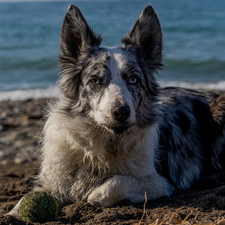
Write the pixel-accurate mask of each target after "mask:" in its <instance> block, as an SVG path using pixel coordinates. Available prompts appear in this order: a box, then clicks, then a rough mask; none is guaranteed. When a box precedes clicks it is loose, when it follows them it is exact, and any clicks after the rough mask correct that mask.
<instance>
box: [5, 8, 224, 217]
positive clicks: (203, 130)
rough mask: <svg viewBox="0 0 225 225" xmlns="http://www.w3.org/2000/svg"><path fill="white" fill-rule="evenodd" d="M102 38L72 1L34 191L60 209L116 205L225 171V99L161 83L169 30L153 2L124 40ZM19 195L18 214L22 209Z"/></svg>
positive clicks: (163, 193) (166, 193)
mask: <svg viewBox="0 0 225 225" xmlns="http://www.w3.org/2000/svg"><path fill="white" fill-rule="evenodd" d="M101 41H102V37H101V36H100V35H96V34H95V33H94V32H93V31H92V29H91V28H90V27H89V26H88V24H87V22H86V21H85V19H84V17H83V16H82V14H81V12H80V10H79V9H78V8H77V7H76V6H74V5H70V6H69V8H68V10H67V13H66V15H65V18H64V21H63V25H62V28H61V41H60V48H61V53H60V56H59V62H60V69H61V70H60V71H61V72H60V78H59V82H58V83H59V87H60V93H61V94H60V96H59V98H58V100H57V101H56V102H55V103H54V104H51V106H50V108H49V113H48V115H47V119H46V122H45V125H44V128H43V141H42V150H41V157H42V160H41V168H40V173H39V174H38V176H37V182H36V187H35V188H34V190H41V191H46V192H48V193H50V194H52V195H53V196H54V198H55V199H56V200H57V202H58V204H59V207H62V206H63V205H65V204H69V203H73V202H77V201H87V202H89V203H92V204H96V205H100V206H102V207H111V206H114V205H116V204H118V203H120V202H121V201H124V200H128V201H129V202H131V203H133V204H135V203H140V202H144V201H145V192H146V195H147V199H148V200H152V199H156V198H160V197H162V196H170V195H171V194H172V193H173V192H174V191H176V189H178V188H181V189H188V188H190V187H191V185H192V184H193V183H194V182H195V181H197V180H198V179H199V178H200V177H201V176H204V175H205V174H207V173H208V172H213V171H216V170H217V169H223V165H224V159H225V158H224V152H225V151H224V150H225V97H224V96H223V95H219V94H216V93H211V92H201V91H195V90H190V89H184V88H176V87H166V88H160V87H159V84H158V82H157V80H156V78H155V75H156V74H157V72H158V71H159V70H160V69H162V67H163V64H162V47H163V46H162V31H161V27H160V23H159V19H158V17H157V14H156V13H155V11H154V9H153V8H152V6H150V5H149V6H147V7H145V8H144V10H143V11H142V13H141V15H140V17H139V18H138V20H137V21H136V23H135V24H134V26H133V27H132V29H131V31H130V32H129V33H128V34H127V36H125V37H123V38H122V40H121V42H122V44H123V45H122V46H121V47H113V48H108V47H100V44H101ZM19 205H20V202H19V203H18V204H17V206H16V207H15V208H14V209H13V210H12V211H11V212H10V213H9V214H10V215H14V216H16V215H18V209H19Z"/></svg>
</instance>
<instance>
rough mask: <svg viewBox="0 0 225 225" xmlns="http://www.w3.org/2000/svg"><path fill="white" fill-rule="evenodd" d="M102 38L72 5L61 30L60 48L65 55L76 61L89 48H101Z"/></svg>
mask: <svg viewBox="0 0 225 225" xmlns="http://www.w3.org/2000/svg"><path fill="white" fill-rule="evenodd" d="M101 41H102V38H101V36H100V35H95V33H94V32H93V31H92V30H91V28H90V27H89V26H88V24H87V22H86V21H85V19H84V17H83V16H82V14H81V12H80V10H79V9H78V8H77V7H76V6H75V5H72V4H71V5H70V6H69V8H68V10H67V13H66V16H65V18H64V21H63V25H62V29H61V42H60V47H61V51H62V54H63V55H66V56H70V57H73V59H76V58H77V56H79V54H80V53H81V51H82V50H83V49H84V48H85V47H87V46H99V45H100V44H101Z"/></svg>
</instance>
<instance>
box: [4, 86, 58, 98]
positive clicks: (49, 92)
mask: <svg viewBox="0 0 225 225" xmlns="http://www.w3.org/2000/svg"><path fill="white" fill-rule="evenodd" d="M58 94H59V89H58V87H56V86H50V87H48V88H44V89H43V88H41V89H27V90H13V91H1V92H0V101H5V100H12V101H17V100H27V99H38V98H52V97H57V96H58Z"/></svg>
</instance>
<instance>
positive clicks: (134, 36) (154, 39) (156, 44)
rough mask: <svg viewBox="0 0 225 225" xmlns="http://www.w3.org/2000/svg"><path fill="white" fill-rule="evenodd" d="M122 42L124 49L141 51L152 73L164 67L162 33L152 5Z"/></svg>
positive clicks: (143, 12)
mask: <svg viewBox="0 0 225 225" xmlns="http://www.w3.org/2000/svg"><path fill="white" fill-rule="evenodd" d="M121 42H122V43H123V44H124V47H136V48H139V49H141V51H142V52H143V56H144V60H146V61H147V63H148V65H149V66H150V69H151V70H152V72H154V71H156V70H157V69H160V68H161V67H162V63H161V61H162V31H161V27H160V23H159V19H158V17H157V15H156V13H155V11H154V9H153V8H152V6H151V5H148V6H146V7H145V8H144V9H143V11H142V13H141V15H140V17H139V18H138V20H137V21H136V23H135V24H134V26H133V27H132V29H131V31H130V32H129V34H128V35H127V36H126V37H124V38H123V39H122V40H121Z"/></svg>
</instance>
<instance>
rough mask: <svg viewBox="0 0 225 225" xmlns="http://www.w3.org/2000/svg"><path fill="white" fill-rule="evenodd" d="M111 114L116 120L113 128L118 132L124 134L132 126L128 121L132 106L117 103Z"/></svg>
mask: <svg viewBox="0 0 225 225" xmlns="http://www.w3.org/2000/svg"><path fill="white" fill-rule="evenodd" d="M111 114H112V117H113V119H114V121H115V122H114V123H113V125H112V126H111V128H112V129H113V131H114V132H115V133H116V134H122V133H123V132H124V131H126V130H127V129H128V128H129V127H130V126H131V125H130V124H129V122H128V119H129V117H130V114H131V111H130V107H129V106H128V105H121V104H120V103H119V104H118V103H117V104H116V105H115V106H114V107H113V108H112V110H111Z"/></svg>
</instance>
